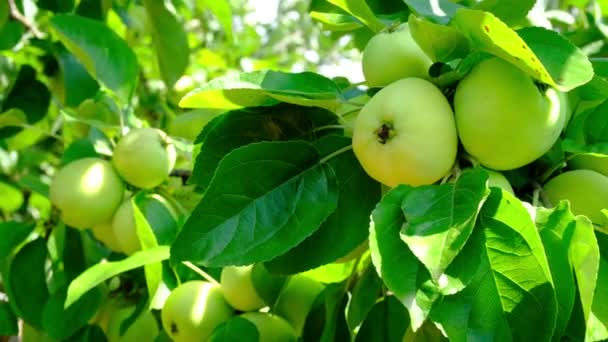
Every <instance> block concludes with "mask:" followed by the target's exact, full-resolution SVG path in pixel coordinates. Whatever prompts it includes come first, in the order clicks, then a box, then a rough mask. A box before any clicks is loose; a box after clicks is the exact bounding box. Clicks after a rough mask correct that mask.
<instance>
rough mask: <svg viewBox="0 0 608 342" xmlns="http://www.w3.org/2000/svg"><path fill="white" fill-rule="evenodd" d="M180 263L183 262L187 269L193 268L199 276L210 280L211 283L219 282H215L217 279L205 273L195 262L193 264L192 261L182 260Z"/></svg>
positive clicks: (216, 283)
mask: <svg viewBox="0 0 608 342" xmlns="http://www.w3.org/2000/svg"><path fill="white" fill-rule="evenodd" d="M182 264H184V265H185V266H186V267H188V268H189V269H191V270H193V271H194V272H195V273H197V274H198V275H200V276H201V277H203V278H205V280H207V281H208V282H210V283H212V284H215V285H219V284H220V283H218V282H217V280H215V279H214V278H213V277H212V276H210V275H209V274H207V272H205V271H203V270H201V269H200V268H199V267H197V266H196V265H195V264H193V263H191V262H189V261H182Z"/></svg>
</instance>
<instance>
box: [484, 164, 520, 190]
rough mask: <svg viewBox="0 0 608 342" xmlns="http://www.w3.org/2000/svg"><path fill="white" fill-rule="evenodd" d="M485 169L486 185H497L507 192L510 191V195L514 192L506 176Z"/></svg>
mask: <svg viewBox="0 0 608 342" xmlns="http://www.w3.org/2000/svg"><path fill="white" fill-rule="evenodd" d="M486 171H487V172H488V175H489V177H488V187H493V186H495V187H499V188H501V189H503V190H505V191H507V192H510V193H511V194H512V195H514V194H515V192H513V187H512V186H511V183H509V180H507V178H506V177H505V176H504V175H503V174H502V173H500V172H497V171H492V170H486Z"/></svg>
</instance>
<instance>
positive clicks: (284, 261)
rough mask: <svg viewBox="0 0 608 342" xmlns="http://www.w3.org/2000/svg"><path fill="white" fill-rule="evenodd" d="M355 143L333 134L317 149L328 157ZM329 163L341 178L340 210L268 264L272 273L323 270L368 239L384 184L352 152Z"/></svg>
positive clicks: (339, 189) (342, 154)
mask: <svg viewBox="0 0 608 342" xmlns="http://www.w3.org/2000/svg"><path fill="white" fill-rule="evenodd" d="M351 143H352V139H350V138H347V137H340V136H331V135H330V136H326V137H323V138H321V139H320V140H318V141H316V142H315V146H316V147H317V148H318V149H319V151H320V152H321V155H322V156H328V155H330V154H332V153H335V152H336V151H340V150H343V149H344V148H348V147H349V146H350V145H351ZM327 163H328V164H329V166H330V167H331V168H332V170H333V171H334V173H335V175H336V177H337V179H338V206H337V208H336V210H335V211H334V212H333V213H332V214H331V215H330V216H329V217H328V218H327V220H325V222H323V224H322V225H321V227H320V228H319V229H318V230H317V231H315V232H314V233H313V234H312V235H311V236H309V237H308V238H306V240H304V241H303V242H302V243H300V244H299V245H297V246H295V247H294V248H293V249H291V250H289V251H288V252H287V253H285V254H283V255H281V256H279V257H277V258H275V259H272V260H271V261H269V262H267V263H266V266H267V267H268V269H270V270H271V271H272V272H275V273H283V274H294V273H299V272H303V271H306V270H310V269H313V268H316V267H320V266H322V265H325V264H328V263H331V262H333V261H335V260H336V259H338V258H340V257H343V256H345V255H346V254H348V253H349V252H350V251H352V250H353V249H355V248H357V246H359V245H360V244H361V243H362V242H363V241H365V240H366V239H367V238H368V235H369V214H370V213H371V211H372V210H373V208H374V206H375V205H376V203H378V201H379V200H380V196H381V193H380V184H378V182H376V181H375V180H373V179H372V178H370V177H369V176H368V175H367V173H365V171H364V170H363V168H362V167H361V164H359V162H358V161H357V158H356V157H355V154H354V153H353V152H352V150H349V151H346V152H343V153H341V154H339V155H337V156H335V157H333V158H331V159H330V160H329V161H328V162H327ZM336 236H341V238H340V239H336V238H335V237H336Z"/></svg>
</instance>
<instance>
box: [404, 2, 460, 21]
mask: <svg viewBox="0 0 608 342" xmlns="http://www.w3.org/2000/svg"><path fill="white" fill-rule="evenodd" d="M403 2H405V3H406V4H407V5H408V7H409V8H410V9H411V10H412V11H413V12H414V13H416V14H418V15H419V16H421V17H424V18H427V19H430V20H432V21H434V22H436V23H439V24H442V25H445V24H447V23H448V22H449V21H450V19H451V18H452V17H453V16H454V14H455V13H456V11H457V10H458V9H459V8H462V5H459V4H456V3H454V2H452V1H450V0H439V1H437V0H403Z"/></svg>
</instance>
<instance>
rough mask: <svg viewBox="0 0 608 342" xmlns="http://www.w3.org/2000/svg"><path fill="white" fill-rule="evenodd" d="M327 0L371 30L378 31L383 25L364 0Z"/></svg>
mask: <svg viewBox="0 0 608 342" xmlns="http://www.w3.org/2000/svg"><path fill="white" fill-rule="evenodd" d="M327 1H328V2H330V3H332V4H334V5H336V6H338V7H340V8H341V9H343V10H344V11H346V12H347V13H350V14H351V15H352V16H353V17H355V18H357V19H359V20H360V21H361V22H362V23H364V24H365V25H367V27H369V28H370V29H371V30H372V31H374V32H379V31H381V30H382V29H383V28H384V27H385V25H384V24H383V23H382V22H381V21H380V20H379V19H378V18H377V17H376V15H375V14H374V12H372V10H371V9H370V8H369V6H368V5H367V3H366V2H365V0H327Z"/></svg>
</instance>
